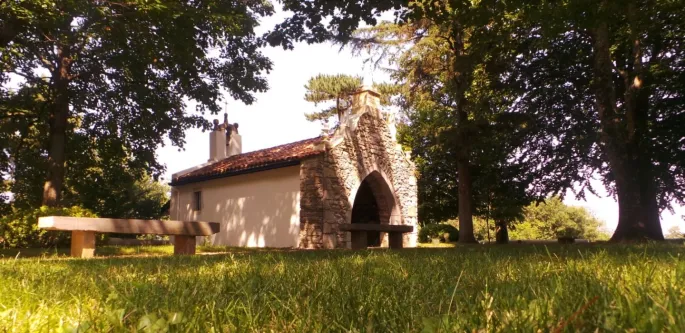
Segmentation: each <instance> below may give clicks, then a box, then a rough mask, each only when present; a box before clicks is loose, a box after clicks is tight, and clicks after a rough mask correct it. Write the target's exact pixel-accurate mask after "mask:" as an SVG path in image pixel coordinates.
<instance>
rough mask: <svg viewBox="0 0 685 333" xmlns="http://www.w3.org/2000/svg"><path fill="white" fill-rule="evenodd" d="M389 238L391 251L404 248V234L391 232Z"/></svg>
mask: <svg viewBox="0 0 685 333" xmlns="http://www.w3.org/2000/svg"><path fill="white" fill-rule="evenodd" d="M388 237H389V238H390V239H389V241H390V248H391V249H401V248H402V233H401V232H389V233H388Z"/></svg>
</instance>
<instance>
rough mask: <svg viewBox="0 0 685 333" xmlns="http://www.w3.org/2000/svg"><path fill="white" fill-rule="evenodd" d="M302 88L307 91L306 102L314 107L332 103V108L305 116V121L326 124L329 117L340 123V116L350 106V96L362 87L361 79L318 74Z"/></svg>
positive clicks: (349, 76)
mask: <svg viewBox="0 0 685 333" xmlns="http://www.w3.org/2000/svg"><path fill="white" fill-rule="evenodd" d="M304 87H305V89H307V92H306V93H305V95H304V99H305V100H306V101H307V102H312V103H314V105H319V104H320V103H327V104H330V103H329V102H333V105H332V106H328V107H326V108H325V109H323V110H321V111H318V112H315V113H309V114H305V117H307V120H309V121H325V122H328V120H329V119H330V118H331V117H333V116H338V121H340V116H341V115H342V114H343V113H344V112H345V111H346V110H347V109H349V108H350V107H351V106H352V97H351V95H352V94H354V93H355V92H357V91H359V89H360V88H361V87H362V78H361V77H359V76H351V75H345V74H337V75H326V74H319V75H317V76H315V77H312V78H311V79H309V81H308V82H307V84H306V85H305V86H304Z"/></svg>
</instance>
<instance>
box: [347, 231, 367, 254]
mask: <svg viewBox="0 0 685 333" xmlns="http://www.w3.org/2000/svg"><path fill="white" fill-rule="evenodd" d="M350 234H351V236H352V250H360V249H365V248H367V247H368V246H369V237H368V234H367V233H366V231H351V232H350Z"/></svg>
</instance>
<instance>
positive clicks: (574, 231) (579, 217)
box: [510, 197, 607, 241]
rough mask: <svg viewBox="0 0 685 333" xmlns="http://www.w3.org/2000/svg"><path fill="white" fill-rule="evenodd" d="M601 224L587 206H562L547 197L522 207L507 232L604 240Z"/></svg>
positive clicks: (519, 236) (518, 235) (521, 235)
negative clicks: (520, 216)
mask: <svg viewBox="0 0 685 333" xmlns="http://www.w3.org/2000/svg"><path fill="white" fill-rule="evenodd" d="M602 226H603V223H602V222H601V221H599V220H598V219H597V218H595V217H594V216H592V214H590V212H588V211H587V209H585V208H582V207H574V206H567V205H565V204H564V203H563V202H562V201H561V200H560V199H559V198H557V197H553V198H548V199H547V200H545V201H544V202H541V203H539V204H536V203H533V204H531V205H529V206H528V207H526V209H525V213H524V220H523V222H521V223H518V224H516V225H515V227H514V228H512V229H513V230H512V231H510V237H511V238H512V239H557V238H559V237H574V238H583V239H589V240H593V241H594V240H606V238H607V237H606V235H605V234H604V232H603V231H602Z"/></svg>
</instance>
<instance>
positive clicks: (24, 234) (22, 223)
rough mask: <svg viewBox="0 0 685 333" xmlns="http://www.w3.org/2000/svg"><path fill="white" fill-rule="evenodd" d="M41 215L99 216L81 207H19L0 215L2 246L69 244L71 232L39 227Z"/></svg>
mask: <svg viewBox="0 0 685 333" xmlns="http://www.w3.org/2000/svg"><path fill="white" fill-rule="evenodd" d="M41 216H73V217H97V216H96V215H95V214H94V213H93V212H91V211H90V210H88V209H84V208H81V207H77V206H74V207H64V208H53V207H46V206H42V207H40V208H38V209H17V208H13V209H12V211H11V212H10V213H9V214H7V215H4V216H2V217H0V247H3V248H6V247H11V248H17V247H18V248H25V247H54V246H65V245H66V246H68V245H69V240H70V233H69V232H56V231H47V230H45V229H38V218H39V217H41Z"/></svg>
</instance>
